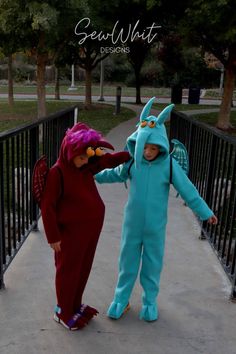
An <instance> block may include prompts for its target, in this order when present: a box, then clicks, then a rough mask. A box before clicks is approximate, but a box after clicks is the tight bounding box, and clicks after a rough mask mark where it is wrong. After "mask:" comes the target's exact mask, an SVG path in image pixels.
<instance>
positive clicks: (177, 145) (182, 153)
mask: <svg viewBox="0 0 236 354" xmlns="http://www.w3.org/2000/svg"><path fill="white" fill-rule="evenodd" d="M171 142H172V143H173V144H174V147H173V150H172V152H171V156H172V157H173V158H174V159H175V160H176V161H177V162H178V164H179V165H180V166H181V167H182V169H183V170H184V172H185V173H186V175H188V172H189V159H188V152H187V150H186V147H185V146H184V144H182V143H181V142H180V141H179V140H177V139H172V140H171Z"/></svg>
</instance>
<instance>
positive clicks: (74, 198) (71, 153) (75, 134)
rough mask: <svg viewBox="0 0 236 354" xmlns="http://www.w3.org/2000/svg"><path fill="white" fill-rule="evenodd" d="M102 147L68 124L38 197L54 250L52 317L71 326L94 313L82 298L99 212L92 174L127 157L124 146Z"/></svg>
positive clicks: (84, 129)
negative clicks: (116, 149) (54, 302)
mask: <svg viewBox="0 0 236 354" xmlns="http://www.w3.org/2000/svg"><path fill="white" fill-rule="evenodd" d="M102 147H105V148H110V149H113V147H112V145H110V144H109V143H108V142H106V141H105V140H103V139H102V137H101V135H100V134H99V133H98V132H96V131H95V130H93V129H90V128H89V127H88V126H87V125H85V124H83V123H78V124H76V125H75V126H74V127H73V128H72V129H70V130H68V131H67V133H66V136H65V138H64V140H63V142H62V145H61V150H60V154H59V158H58V160H57V162H56V164H55V165H54V166H53V167H52V168H51V169H50V171H49V174H48V176H47V183H46V187H45V191H44V194H43V198H42V202H41V211H42V219H43V224H44V228H45V233H46V236H47V240H48V243H49V244H50V246H51V247H52V248H53V249H54V251H55V265H56V294H57V304H58V305H57V306H56V310H55V315H54V319H55V320H56V321H57V322H60V323H61V324H62V325H64V326H65V327H66V328H68V329H71V330H77V329H79V328H82V327H84V326H85V325H86V324H87V323H88V321H89V320H90V319H91V318H92V317H93V316H94V315H96V314H97V313H98V311H97V310H96V309H94V308H92V307H90V306H88V305H83V304H82V295H83V292H84V289H85V286H86V283H87V280H88V277H89V274H90V270H91V267H92V263H93V258H94V254H95V250H96V246H97V242H98V238H99V235H100V232H101V229H102V225H103V220H104V212H105V206H104V204H103V201H102V199H101V197H100V195H99V193H98V190H97V188H96V184H95V182H94V175H95V174H96V173H98V172H99V171H101V170H103V169H105V168H113V167H115V166H117V165H119V164H121V163H123V162H125V161H128V160H129V158H130V156H129V154H128V153H127V152H118V153H114V154H109V153H105V154H104V153H103V152H102V149H101V148H102Z"/></svg>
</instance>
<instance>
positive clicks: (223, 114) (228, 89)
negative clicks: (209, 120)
mask: <svg viewBox="0 0 236 354" xmlns="http://www.w3.org/2000/svg"><path fill="white" fill-rule="evenodd" d="M234 80H235V71H234V68H233V65H229V66H227V67H226V68H225V85H224V93H223V98H222V102H221V105H220V112H219V115H218V121H217V124H216V126H217V128H219V129H221V130H229V129H231V128H232V127H233V126H232V124H231V123H230V112H231V104H232V98H233V91H234Z"/></svg>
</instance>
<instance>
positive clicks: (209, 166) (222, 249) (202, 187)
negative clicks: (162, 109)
mask: <svg viewBox="0 0 236 354" xmlns="http://www.w3.org/2000/svg"><path fill="white" fill-rule="evenodd" d="M172 138H176V139H178V140H180V141H181V142H182V143H183V144H184V145H185V146H186V148H187V151H188V154H189V161H190V171H189V178H190V179H191V181H192V182H193V183H194V185H195V186H196V187H197V189H198V190H199V193H200V194H201V196H202V197H203V198H204V199H205V200H206V202H207V204H208V205H209V206H210V208H211V209H212V210H214V212H215V214H216V215H217V217H218V219H219V222H218V225H215V226H212V225H209V224H207V223H206V222H203V223H202V237H203V238H204V237H205V238H207V239H208V241H209V242H210V244H211V246H212V247H213V249H214V251H215V253H216V254H217V256H218V258H219V260H220V262H221V264H222V266H223V268H224V270H225V272H226V274H227V275H228V277H229V279H230V281H231V283H232V294H231V298H232V299H235V298H236V266H235V263H236V138H233V137H228V136H225V135H224V134H223V133H222V132H220V131H219V130H218V129H216V128H214V127H209V126H208V125H207V124H204V123H202V122H199V121H197V120H194V119H193V118H190V117H188V116H186V115H184V114H182V113H179V112H173V113H172V116H171V124H170V139H172Z"/></svg>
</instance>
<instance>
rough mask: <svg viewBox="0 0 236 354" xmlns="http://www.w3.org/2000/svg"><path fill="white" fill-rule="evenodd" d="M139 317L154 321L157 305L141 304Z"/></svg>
mask: <svg viewBox="0 0 236 354" xmlns="http://www.w3.org/2000/svg"><path fill="white" fill-rule="evenodd" d="M139 317H140V319H143V320H145V321H148V322H152V321H156V320H157V319H158V309H157V305H156V304H152V305H143V307H142V310H141V312H140V315H139Z"/></svg>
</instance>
